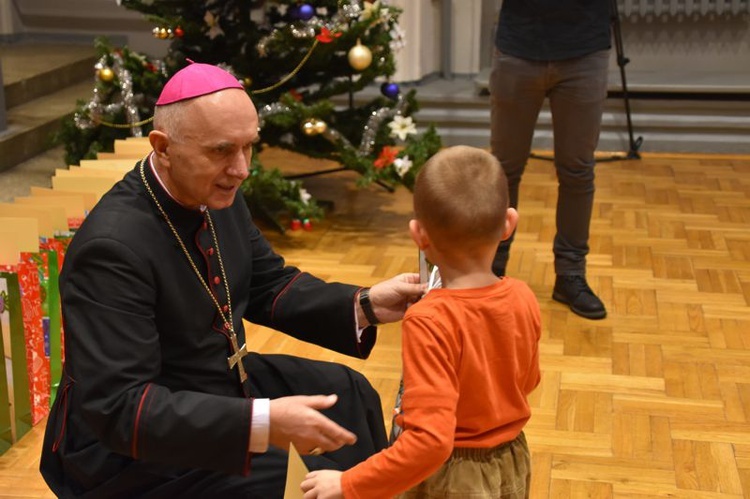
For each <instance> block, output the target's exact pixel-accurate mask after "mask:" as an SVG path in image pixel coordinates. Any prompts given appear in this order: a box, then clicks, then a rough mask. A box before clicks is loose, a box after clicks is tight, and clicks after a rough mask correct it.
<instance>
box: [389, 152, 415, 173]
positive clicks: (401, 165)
mask: <svg viewBox="0 0 750 499" xmlns="http://www.w3.org/2000/svg"><path fill="white" fill-rule="evenodd" d="M412 165H413V163H412V161H411V159H409V156H404V157H403V158H396V159H395V160H394V161H393V168H395V170H396V173H398V176H399V177H401V178H403V177H404V175H406V172H408V171H409V170H411V167H412Z"/></svg>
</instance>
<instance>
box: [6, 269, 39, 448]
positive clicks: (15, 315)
mask: <svg viewBox="0 0 750 499" xmlns="http://www.w3.org/2000/svg"><path fill="white" fill-rule="evenodd" d="M0 298H1V301H2V313H0V329H1V330H2V340H3V341H2V345H3V366H2V367H3V368H2V369H0V371H3V373H4V378H5V379H4V383H3V385H2V387H0V390H2V391H4V392H5V394H4V395H0V399H3V401H5V400H7V401H8V402H7V405H5V404H3V409H2V411H3V412H5V407H7V408H8V411H9V419H10V422H9V423H10V424H9V426H10V428H9V430H10V443H13V442H15V441H17V440H18V439H19V438H21V437H22V436H24V435H25V434H26V433H27V432H28V431H29V430H30V429H31V419H32V418H31V395H30V391H29V373H28V368H27V363H26V337H25V333H24V328H23V308H22V301H21V290H20V287H19V284H18V275H17V274H16V273H14V272H8V271H1V272H0ZM0 432H2V437H0V438H1V439H2V440H3V443H6V442H8V430H7V429H6V427H5V426H3V428H1V429H0Z"/></svg>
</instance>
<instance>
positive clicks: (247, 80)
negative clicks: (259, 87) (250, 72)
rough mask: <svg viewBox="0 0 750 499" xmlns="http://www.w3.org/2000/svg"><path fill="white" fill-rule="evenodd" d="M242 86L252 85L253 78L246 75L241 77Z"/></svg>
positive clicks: (248, 86)
mask: <svg viewBox="0 0 750 499" xmlns="http://www.w3.org/2000/svg"><path fill="white" fill-rule="evenodd" d="M242 86H243V87H245V88H250V87H252V86H253V79H252V78H250V77H249V76H246V77H244V78H243V79H242Z"/></svg>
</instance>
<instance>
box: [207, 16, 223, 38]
mask: <svg viewBox="0 0 750 499" xmlns="http://www.w3.org/2000/svg"><path fill="white" fill-rule="evenodd" d="M203 20H204V21H205V22H206V24H207V25H208V33H207V34H208V37H209V38H210V39H211V40H213V39H214V38H216V37H217V36H222V35H223V34H224V30H223V29H221V26H220V25H219V16H215V15H214V13H213V12H211V11H210V10H207V11H206V14H205V15H204V16H203Z"/></svg>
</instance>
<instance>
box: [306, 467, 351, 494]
mask: <svg viewBox="0 0 750 499" xmlns="http://www.w3.org/2000/svg"><path fill="white" fill-rule="evenodd" d="M300 488H301V489H302V492H304V493H305V495H304V498H305V499H344V494H343V492H342V491H341V472H340V471H336V470H317V471H311V472H310V473H308V474H307V476H305V479H304V480H303V481H302V485H300Z"/></svg>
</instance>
